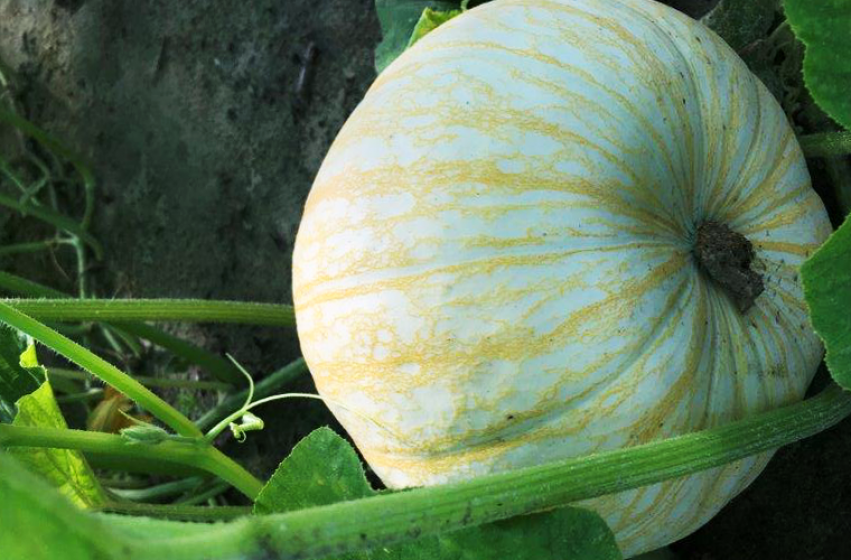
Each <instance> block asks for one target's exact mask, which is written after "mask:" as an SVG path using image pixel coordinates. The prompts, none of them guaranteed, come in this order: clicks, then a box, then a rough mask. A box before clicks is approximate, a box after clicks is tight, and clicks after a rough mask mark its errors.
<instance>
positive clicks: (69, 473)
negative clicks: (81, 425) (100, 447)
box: [9, 382, 106, 508]
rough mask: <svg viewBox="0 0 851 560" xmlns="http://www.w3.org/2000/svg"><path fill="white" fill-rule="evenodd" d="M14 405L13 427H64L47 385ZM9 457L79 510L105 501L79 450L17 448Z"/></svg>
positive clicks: (10, 451)
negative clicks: (43, 480) (16, 409)
mask: <svg viewBox="0 0 851 560" xmlns="http://www.w3.org/2000/svg"><path fill="white" fill-rule="evenodd" d="M17 404H18V415H17V416H16V417H15V421H14V422H12V424H13V425H15V426H41V427H50V428H67V425H66V424H65V419H64V418H63V417H62V413H61V412H60V411H59V406H58V405H57V404H56V399H54V397H53V389H51V387H50V383H49V382H45V383H43V384H42V385H41V387H39V388H38V389H36V390H35V391H34V392H33V393H31V394H29V395H26V396H24V397H22V398H21V399H20V400H18V403H17ZM9 454H11V455H14V456H15V457H16V458H17V459H18V460H19V461H21V463H23V464H24V465H25V466H26V467H27V468H28V469H29V470H30V471H32V472H34V473H38V474H39V475H41V476H42V478H44V479H45V480H47V481H48V482H49V483H50V484H51V485H52V486H54V487H55V488H57V489H58V490H59V492H60V493H62V494H64V495H65V496H66V497H67V498H68V499H70V500H71V501H72V502H73V503H75V504H77V505H78V506H80V507H84V508H91V507H96V506H99V505H102V504H104V503H105V502H106V498H105V495H104V492H103V489H102V488H101V486H100V484H99V483H98V481H97V478H95V475H94V472H92V469H91V467H90V466H89V464H88V463H87V462H86V460H85V459H84V458H83V455H82V453H80V452H79V451H72V450H69V449H49V448H43V447H38V448H36V447H19V448H13V449H10V450H9Z"/></svg>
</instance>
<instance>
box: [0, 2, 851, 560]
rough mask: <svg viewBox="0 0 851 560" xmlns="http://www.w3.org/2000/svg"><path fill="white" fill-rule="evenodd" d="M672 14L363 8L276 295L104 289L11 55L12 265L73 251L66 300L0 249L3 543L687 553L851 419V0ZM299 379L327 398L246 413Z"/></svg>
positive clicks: (157, 555) (23, 557) (230, 551)
mask: <svg viewBox="0 0 851 560" xmlns="http://www.w3.org/2000/svg"><path fill="white" fill-rule="evenodd" d="M318 4H321V3H318ZM683 6H685V7H690V9H695V8H694V5H693V3H689V2H679V1H677V0H671V1H670V2H664V3H659V2H656V1H654V0H491V1H488V0H484V1H482V0H479V1H475V0H474V1H470V0H463V1H462V0H375V1H374V10H375V14H376V18H377V23H378V24H379V25H380V28H381V32H382V39H381V42H380V43H378V44H377V47H376V50H375V68H376V71H377V72H376V74H377V75H376V77H375V81H374V82H373V83H372V85H371V86H370V88H369V90H368V91H367V92H366V94H365V95H364V97H363V98H362V99H360V100H359V103H358V105H357V107H356V108H355V109H354V111H353V112H352V113H351V115H350V116H349V117H348V120H347V121H346V122H345V124H344V125H343V126H342V128H341V129H340V130H339V132H338V133H337V134H336V137H335V139H334V141H333V143H332V144H331V145H330V147H329V148H328V151H327V153H326V154H325V156H324V159H323V161H322V164H321V166H320V167H319V170H318V173H317V174H316V177H315V180H314V182H313V186H312V188H311V190H310V193H309V195H308V197H307V200H306V203H305V204H304V208H303V215H302V219H301V222H300V225H299V228H298V231H297V232H293V235H292V237H293V238H292V239H291V240H290V241H291V242H292V262H291V270H292V305H290V304H288V303H285V302H280V303H255V302H237V301H217V300H195V299H133V300H131V299H127V300H125V299H116V298H113V297H103V298H98V297H95V296H96V295H97V294H98V293H100V292H99V289H98V288H97V287H94V288H93V287H92V285H91V283H90V282H89V281H88V278H89V277H88V271H89V269H90V268H91V266H90V261H91V260H92V259H99V258H104V259H106V260H107V261H108V259H109V255H108V254H105V250H104V247H105V245H103V244H102V243H101V242H100V241H99V240H98V238H97V235H96V233H97V234H99V235H102V234H103V232H102V231H99V230H98V228H97V227H96V225H97V219H98V213H97V211H96V208H95V206H96V204H102V201H100V199H99V198H98V196H99V195H98V193H97V189H96V186H97V185H96V180H97V179H98V178H99V177H98V173H99V170H98V169H94V170H93V169H90V167H89V165H88V164H87V163H86V162H85V161H84V159H83V158H82V157H81V156H79V155H78V154H77V153H76V152H75V151H73V150H71V149H69V148H68V147H66V146H65V145H64V144H63V143H62V142H61V141H59V140H58V139H56V138H54V137H53V136H52V135H51V134H49V133H48V132H46V131H45V130H42V129H41V128H40V127H38V126H37V125H36V124H34V123H32V122H30V121H29V120H28V119H27V118H26V115H27V110H26V109H27V108H26V106H25V105H24V104H22V103H19V102H18V98H17V97H16V96H17V94H18V92H19V91H21V87H20V84H19V83H17V82H18V80H23V79H34V74H26V76H19V75H18V73H17V72H12V70H11V69H10V68H8V67H7V66H6V65H5V64H4V63H2V62H0V127H6V128H0V206H3V207H4V208H5V209H6V210H7V211H8V212H10V213H11V214H10V215H13V216H14V219H13V220H12V221H10V223H13V224H25V225H26V224H37V225H36V226H33V228H34V229H33V230H32V231H35V232H37V233H38V235H42V236H43V235H45V234H44V232H45V231H47V232H48V237H45V238H44V239H46V241H45V240H44V239H41V238H39V239H35V240H32V242H29V241H27V242H25V243H15V244H10V245H8V246H7V245H0V259H2V258H3V257H4V255H6V256H8V255H20V254H28V253H31V252H39V251H50V252H52V251H64V250H66V249H67V250H68V251H69V253H68V254H69V255H72V256H71V257H68V259H67V260H68V261H69V262H72V263H74V265H75V266H76V268H77V276H76V279H75V280H73V281H72V283H74V284H75V287H76V288H78V294H79V297H75V296H71V295H70V294H66V293H64V292H62V291H60V290H58V289H56V288H55V287H52V286H49V285H42V284H40V283H37V282H35V281H34V279H30V278H24V277H22V276H18V275H15V274H12V273H11V272H7V271H0V296H2V299H0V528H2V530H0V558H2V559H3V560H7V559H8V560H48V559H53V558H63V559H69V560H89V559H93V560H161V559H163V558H168V559H170V560H202V559H203V560H237V559H240V560H242V559H258V560H259V559H268V558H277V559H290V560H296V559H299V560H306V559H314V558H315V559H324V560H503V559H509V560H617V559H622V558H642V557H644V554H651V555H653V554H656V555H658V556H647V557H646V558H655V557H659V558H663V557H664V558H678V556H677V555H678V554H679V552H678V550H679V549H678V548H677V546H678V543H682V542H685V541H684V540H683V539H686V541H687V538H688V537H689V535H692V534H693V533H695V532H696V531H698V530H699V529H701V527H705V526H707V525H706V524H707V523H709V522H710V520H711V519H712V518H713V517H714V516H716V515H719V512H722V513H721V514H720V515H722V516H723V511H724V510H723V509H722V508H725V507H726V506H727V504H728V502H730V501H731V500H733V498H734V497H735V496H737V495H738V494H740V493H742V492H745V491H746V489H747V488H748V487H749V486H750V485H751V483H752V482H753V481H754V480H755V479H756V478H757V477H758V476H759V475H760V473H761V472H762V471H763V469H764V468H765V467H766V465H767V464H768V463H769V460H770V459H771V458H772V455H773V454H774V453H775V452H776V451H777V450H778V449H779V448H781V447H782V446H785V445H788V444H790V443H793V442H797V441H799V440H801V439H803V438H807V437H809V436H812V435H815V434H818V433H821V432H824V431H825V430H827V429H828V428H830V427H832V426H834V425H836V424H837V423H839V422H841V421H843V420H844V419H846V418H847V417H848V416H851V392H849V391H851V313H849V309H851V218H846V216H845V214H846V213H847V212H848V211H849V210H851V204H849V202H848V201H851V175H849V174H848V173H845V172H844V171H843V170H847V169H851V163H849V157H851V141H849V138H851V136H849V135H851V132H849V131H848V130H844V129H843V127H851V98H849V96H848V94H847V92H848V91H851V66H849V64H851V63H849V62H848V60H847V59H848V57H847V56H846V53H847V52H848V51H849V49H851V44H849V42H851V38H850V37H851V35H849V33H847V31H848V30H849V29H851V0H831V1H827V2H810V1H805V0H800V1H799V0H782V1H781V0H757V1H749V0H747V1H746V0H720V1H717V2H713V3H712V4H711V6H708V10H703V11H702V12H700V13H698V12H697V11H694V12H691V13H689V14H688V15H687V14H686V13H684V12H682V11H679V10H678V9H676V8H680V7H683ZM370 8H373V6H372V5H370ZM79 9H80V10H85V9H86V8H79ZM10 13H11V12H10ZM81 13H82V14H84V13H85V12H81ZM264 17H265V16H264ZM282 21H283V20H282ZM282 25H283V24H282ZM310 41H311V43H310V45H311V51H310V52H311V53H312V54H311V55H310V57H308V56H307V55H305V56H304V60H302V62H303V66H302V70H301V75H300V76H299V77H298V80H297V82H298V83H299V84H301V85H300V86H299V89H298V91H297V92H295V93H293V94H292V95H294V96H297V97H299V103H300V105H299V106H300V107H301V108H302V109H301V110H302V111H304V110H305V109H304V108H305V107H306V105H305V103H306V101H305V99H306V97H305V96H307V95H309V93H306V91H307V90H306V89H305V88H303V87H302V86H304V84H308V83H310V81H311V77H310V76H309V73H310V72H313V71H318V72H324V71H327V68H326V67H325V66H322V65H323V64H324V62H323V60H325V59H324V58H323V57H327V56H329V55H328V52H327V50H325V51H324V50H323V45H322V44H321V43H322V41H323V39H322V38H320V37H312V36H311V37H310ZM314 41H315V42H316V43H317V44H316V45H314ZM317 45H318V46H317ZM168 48H171V47H168ZM317 53H318V54H317ZM168 56H169V55H168V49H167V48H166V47H163V49H162V52H160V54H159V55H158V57H157V63H156V64H155V65H154V67H153V68H154V71H153V74H152V75H153V76H154V78H153V79H154V80H155V81H156V80H157V79H160V77H158V76H159V72H161V71H162V68H163V67H164V66H165V65H167V64H168ZM308 59H309V60H308ZM246 60H247V59H246ZM317 61H318V62H317ZM215 62H216V65H217V67H219V66H220V61H219V60H218V59H216V60H215ZM311 64H319V65H320V66H319V68H318V69H313V70H311V69H310V65H311ZM370 68H371V67H370ZM81 87H84V86H82V85H81ZM270 95H271V94H269V93H268V92H267V93H266V94H264V99H266V101H268V99H269V98H270ZM346 95H348V94H346ZM294 115H295V116H293V118H299V119H307V120H308V121H309V118H308V117H307V116H305V115H307V113H304V112H301V113H298V114H297V115H296V114H295V113H294ZM231 117H232V115H229V117H228V118H231ZM305 126H310V125H305ZM5 134H8V136H9V137H10V138H12V139H13V142H11V143H8V142H5V138H6V137H5V136H4V135H5ZM7 146H15V150H18V151H15V152H13V153H10V154H8V155H7V154H6V153H4V152H3V150H6V149H11V148H7ZM92 149H96V147H93V148H92ZM87 153H88V152H87ZM252 157H253V156H252ZM307 157H308V156H307V155H305V158H307ZM317 164H318V161H317ZM253 173H254V171H253V169H252V179H251V180H252V182H253V181H254V180H255V179H254V176H253ZM252 184H253V183H252ZM69 192H70V193H72V194H68V193H69ZM57 193H59V194H57ZM69 201H70V202H69ZM298 204H301V202H298ZM106 211H109V210H106ZM4 223H5V222H3V221H2V220H0V225H2V224H4ZM835 226H838V227H837V229H836V230H835V231H834V227H835ZM16 227H17V226H16ZM28 231H29V230H28ZM51 236H52V237H51ZM285 237H286V236H285ZM4 239H5V238H3V237H0V243H5V241H3V240H4ZM284 241H286V239H285V240H284ZM51 255H53V258H54V261H55V262H53V265H55V266H56V267H57V268H58V269H61V264H60V262H61V263H65V262H66V259H65V257H64V256H63V257H62V258H60V259H56V256H55V254H53V253H51ZM0 262H5V261H2V260H0ZM288 264H290V263H288ZM63 273H64V271H63ZM66 276H67V275H66ZM46 277H49V275H47V276H46ZM67 279H70V277H69V278H67ZM49 283H50V282H46V284H49ZM103 295H105V294H103ZM154 323H157V325H156V326H155V325H154ZM162 323H184V324H194V323H218V324H225V325H229V326H232V327H233V328H243V327H245V326H255V327H263V328H266V329H280V330H281V337H287V338H290V339H292V340H295V339H296V338H297V341H298V343H299V346H300V349H301V352H302V353H303V358H300V359H298V360H296V361H295V362H292V363H290V364H286V365H284V366H283V367H281V368H280V369H278V370H276V371H274V372H272V373H270V374H268V375H265V376H263V377H259V380H258V381H257V382H255V374H254V373H253V372H250V371H249V370H248V369H247V368H246V367H244V366H243V365H242V364H241V363H239V362H238V361H237V360H236V359H234V358H233V357H232V356H230V355H227V356H224V355H221V356H220V355H218V354H216V353H215V352H213V351H212V350H211V349H208V348H205V347H204V345H203V344H202V343H199V342H197V339H196V341H194V342H190V341H189V340H186V339H184V336H186V333H187V332H188V331H184V330H173V329H166V328H164V327H163V326H162V325H160V324H162ZM37 347H38V353H39V354H38V356H36V350H37ZM824 366H826V368H825V367H824ZM825 369H826V370H827V371H828V372H829V377H830V378H832V380H831V379H828V375H827V374H826V373H824V370H825ZM817 370H821V371H822V373H823V375H822V376H821V378H820V379H817V381H816V382H815V383H813V385H814V386H826V388H825V389H823V390H822V391H821V392H820V393H818V394H817V395H815V396H807V397H806V398H805V396H806V395H808V394H809V393H808V389H810V384H811V382H812V381H813V379H814V377H817V378H818V375H817ZM179 371H184V372H187V373H186V374H185V375H180V376H176V377H171V376H170V375H171V374H172V373H174V372H179ZM308 373H309V374H310V377H311V378H312V381H313V383H314V384H315V391H314V390H313V386H308V388H307V389H304V388H302V387H299V388H298V389H297V388H296V387H295V384H296V383H297V382H299V376H306V374H308ZM291 384H292V385H293V386H292V387H290V385H291ZM290 389H292V391H291V392H290ZM297 390H304V391H307V392H296V391H297ZM285 391H286V392H285ZM291 399H309V401H310V402H311V403H312V404H314V405H315V406H317V407H323V406H324V407H327V409H328V410H329V411H330V413H331V414H333V416H334V418H336V420H337V422H338V424H335V425H334V426H332V427H328V426H319V425H316V423H314V424H312V425H309V422H308V421H307V420H305V421H304V425H305V426H307V427H308V428H309V429H306V430H304V431H303V432H302V433H307V434H308V435H306V436H305V437H303V438H302V439H301V440H300V441H292V442H286V441H284V442H282V440H281V438H278V439H274V438H272V439H271V440H269V439H261V436H262V435H263V434H268V433H269V432H273V433H274V430H275V428H276V422H278V421H280V418H281V417H280V416H278V417H276V416H274V415H273V414H272V413H271V412H270V410H271V408H272V407H280V409H281V410H285V408H286V407H287V405H288V403H290V402H292V401H291ZM276 418H277V420H276ZM328 418H331V417H330V416H329V417H328ZM299 422H301V420H299ZM344 436H345V437H344ZM824 437H833V436H832V434H831V433H826V434H824ZM268 441H273V442H275V444H274V445H268V443H265V442H268ZM238 445H243V447H242V450H246V449H247V450H248V452H244V451H243V452H235V449H236V448H237V446H238ZM251 453H254V454H264V455H271V456H273V457H274V461H275V462H276V463H278V467H277V469H276V470H275V471H274V472H262V470H263V469H262V468H260V467H258V464H255V463H254V462H253V461H251V460H250V457H251ZM270 470H271V469H270ZM780 498H781V497H778V500H780ZM778 507H779V508H781V507H782V506H778ZM778 511H782V509H779V510H778ZM710 527H711V525H710ZM703 530H704V531H705V530H706V529H703ZM800 530H801V531H802V532H804V531H807V528H806V527H801V528H800ZM710 534H711V533H710ZM669 545H672V546H671V548H667V547H668V546H669ZM682 550H684V552H683V553H682V554H686V555H687V554H689V553H690V552H694V550H693V549H688V548H685V549H682ZM741 550H742V551H743V552H742V554H746V552H745V551H746V550H747V547H746V546H742V547H741ZM694 554H697V552H694ZM707 554H709V553H707ZM686 557H691V556H683V557H682V558H683V559H684V558H686ZM695 557H696V556H695Z"/></svg>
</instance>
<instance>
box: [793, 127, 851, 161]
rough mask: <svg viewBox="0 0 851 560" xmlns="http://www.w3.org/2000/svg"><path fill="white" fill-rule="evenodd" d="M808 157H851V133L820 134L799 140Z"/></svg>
mask: <svg viewBox="0 0 851 560" xmlns="http://www.w3.org/2000/svg"><path fill="white" fill-rule="evenodd" d="M798 141H799V143H800V144H801V149H802V150H804V155H805V156H807V157H839V156H847V155H851V131H849V130H843V131H840V132H819V133H816V134H807V135H805V136H801V137H800V138H798Z"/></svg>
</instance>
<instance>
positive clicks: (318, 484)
mask: <svg viewBox="0 0 851 560" xmlns="http://www.w3.org/2000/svg"><path fill="white" fill-rule="evenodd" d="M374 494H376V492H375V490H373V489H372V488H371V487H370V485H369V483H368V482H367V480H366V477H365V476H364V472H363V466H362V464H361V461H360V459H359V458H358V456H357V453H355V450H354V449H352V447H351V445H349V444H348V442H346V441H345V440H344V439H343V438H341V437H340V436H338V435H337V434H335V433H334V432H333V431H331V430H330V429H328V428H319V429H317V430H315V431H313V432H312V433H311V434H310V435H308V436H307V437H306V438H304V439H303V440H302V441H301V442H299V444H298V445H296V446H295V448H293V451H292V453H291V454H290V456H289V457H287V458H286V459H284V461H283V462H282V463H281V465H280V467H278V470H277V471H276V472H275V474H274V475H273V476H272V478H271V479H270V480H269V482H268V483H267V485H266V487H264V489H263V491H262V492H261V493H260V495H259V496H258V498H257V501H256V503H255V505H254V512H255V513H257V514H268V513H284V512H287V511H292V510H294V509H302V508H307V507H311V506H319V505H327V504H332V503H334V502H339V501H344V500H355V499H358V498H366V497H369V496H371V495H374ZM619 558H621V555H620V551H619V550H618V548H617V545H616V544H615V541H614V537H613V535H612V533H611V531H610V530H609V528H608V527H607V526H606V524H605V522H604V521H603V520H602V519H600V517H599V516H598V515H597V514H595V513H593V512H590V511H587V510H582V509H578V508H570V507H568V508H562V509H558V510H555V511H551V512H546V513H539V514H535V515H525V516H520V517H515V518H512V519H507V520H504V521H499V522H496V523H490V524H487V525H481V526H478V527H471V528H469V529H462V530H460V531H455V532H452V533H446V534H441V535H439V536H436V537H426V538H422V539H419V540H417V541H413V542H409V543H404V544H400V545H396V546H392V547H385V548H380V549H375V550H371V551H367V552H360V553H355V554H348V555H345V556H341V557H338V560H344V559H345V560H379V559H380V560H504V559H512V560H526V559H528V560H585V559H587V560H592V559H593V560H615V559H619ZM329 560H330V559H329Z"/></svg>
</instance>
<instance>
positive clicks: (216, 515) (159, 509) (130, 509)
mask: <svg viewBox="0 0 851 560" xmlns="http://www.w3.org/2000/svg"><path fill="white" fill-rule="evenodd" d="M98 510H99V511H102V512H105V513H122V514H125V515H134V516H144V517H153V518H159V519H171V520H175V521H193V522H207V523H209V522H211V521H230V520H231V519H235V518H237V517H243V516H246V515H251V508H250V507H248V506H195V505H190V504H138V503H134V502H111V503H107V504H105V505H103V506H101V507H100V508H98Z"/></svg>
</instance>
